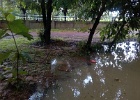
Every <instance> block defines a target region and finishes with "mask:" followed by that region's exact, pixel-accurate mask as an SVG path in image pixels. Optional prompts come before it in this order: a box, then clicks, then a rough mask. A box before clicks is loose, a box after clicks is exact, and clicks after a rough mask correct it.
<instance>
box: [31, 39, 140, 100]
mask: <svg viewBox="0 0 140 100" xmlns="http://www.w3.org/2000/svg"><path fill="white" fill-rule="evenodd" d="M106 48H107V46H105V45H104V49H105V50H106ZM139 53H140V48H139V44H138V43H137V42H135V41H131V42H123V43H118V44H117V46H116V49H115V50H114V51H112V52H111V53H105V52H98V53H96V54H92V55H90V59H91V60H95V61H96V63H92V62H91V61H89V60H87V59H86V57H83V58H71V57H63V58H61V57H60V58H54V59H53V60H52V66H51V67H52V68H51V71H52V72H53V73H54V74H56V75H57V76H59V78H58V80H57V81H56V82H55V83H54V84H53V86H52V87H50V88H47V81H46V88H42V87H41V85H38V87H37V90H36V92H35V93H34V94H33V95H32V96H31V97H30V98H29V100H140V78H139V77H140V57H139ZM62 63H65V65H67V66H68V67H72V68H73V69H72V71H70V72H62V71H56V70H55V69H56V68H57V67H58V66H59V65H61V64H62ZM63 65H64V64H63Z"/></svg>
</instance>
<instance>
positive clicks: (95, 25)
mask: <svg viewBox="0 0 140 100" xmlns="http://www.w3.org/2000/svg"><path fill="white" fill-rule="evenodd" d="M105 5H106V4H105V1H104V2H102V7H101V9H100V11H99V13H98V15H97V18H96V19H95V22H94V24H93V26H92V28H91V29H90V34H89V37H88V41H87V44H86V46H87V49H90V47H91V42H92V38H93V35H94V33H95V30H96V28H97V26H98V24H99V21H100V19H101V16H102V14H103V12H104V11H105Z"/></svg>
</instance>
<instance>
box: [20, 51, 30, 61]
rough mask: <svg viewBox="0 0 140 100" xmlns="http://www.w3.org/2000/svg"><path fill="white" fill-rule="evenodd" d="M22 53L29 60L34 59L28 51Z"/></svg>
mask: <svg viewBox="0 0 140 100" xmlns="http://www.w3.org/2000/svg"><path fill="white" fill-rule="evenodd" d="M21 55H22V56H23V57H24V58H25V59H27V60H28V61H32V59H31V57H30V55H29V54H28V53H26V52H22V53H21Z"/></svg>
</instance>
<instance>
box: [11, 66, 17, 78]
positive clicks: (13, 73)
mask: <svg viewBox="0 0 140 100" xmlns="http://www.w3.org/2000/svg"><path fill="white" fill-rule="evenodd" d="M12 75H13V77H16V76H17V70H16V68H13V70H12Z"/></svg>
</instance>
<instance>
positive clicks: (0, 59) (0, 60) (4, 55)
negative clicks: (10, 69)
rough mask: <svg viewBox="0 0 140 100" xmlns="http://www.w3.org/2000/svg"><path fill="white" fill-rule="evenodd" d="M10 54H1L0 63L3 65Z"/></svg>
mask: <svg viewBox="0 0 140 100" xmlns="http://www.w3.org/2000/svg"><path fill="white" fill-rule="evenodd" d="M10 54H11V52H6V53H0V63H2V62H3V61H4V60H5V59H7V58H8V57H9V55H10Z"/></svg>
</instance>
